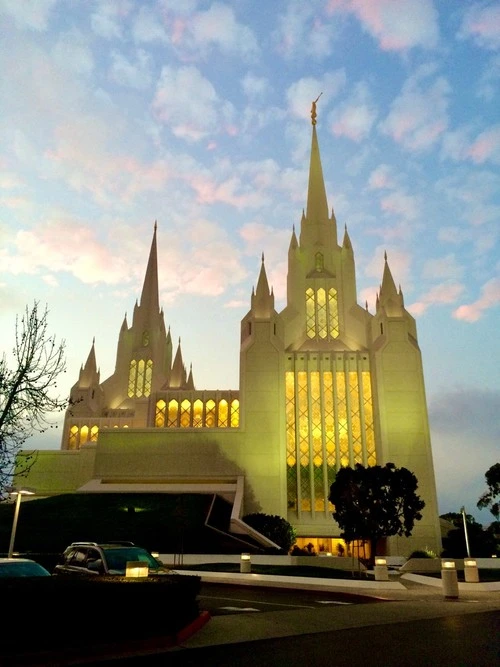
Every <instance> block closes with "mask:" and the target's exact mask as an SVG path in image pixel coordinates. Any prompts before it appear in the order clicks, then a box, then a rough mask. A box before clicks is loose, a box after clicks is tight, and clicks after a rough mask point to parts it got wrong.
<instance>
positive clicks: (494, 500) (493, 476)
mask: <svg viewBox="0 0 500 667" xmlns="http://www.w3.org/2000/svg"><path fill="white" fill-rule="evenodd" d="M484 476H485V477H486V484H487V485H488V491H486V492H485V493H483V495H482V496H481V497H480V498H479V500H478V501H477V506H478V507H479V509H485V508H487V509H489V510H490V512H491V513H492V514H493V516H494V517H495V519H499V518H500V463H495V465H492V466H491V468H489V469H488V470H487V471H486V473H485V475H484Z"/></svg>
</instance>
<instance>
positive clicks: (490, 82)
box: [477, 55, 500, 102]
mask: <svg viewBox="0 0 500 667" xmlns="http://www.w3.org/2000/svg"><path fill="white" fill-rule="evenodd" d="M499 82H500V55H498V56H494V57H492V58H491V60H490V61H489V62H488V64H487V65H486V67H485V68H484V71H483V73H482V74H481V76H480V78H479V81H478V84H477V95H478V97H480V98H482V99H484V100H486V101H488V102H490V101H491V100H493V99H494V98H495V97H496V96H497V95H498V91H499Z"/></svg>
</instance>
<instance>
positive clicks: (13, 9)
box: [0, 0, 58, 32]
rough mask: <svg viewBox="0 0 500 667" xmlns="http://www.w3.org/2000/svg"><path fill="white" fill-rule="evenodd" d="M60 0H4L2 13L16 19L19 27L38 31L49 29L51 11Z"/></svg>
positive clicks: (0, 7)
mask: <svg viewBox="0 0 500 667" xmlns="http://www.w3.org/2000/svg"><path fill="white" fill-rule="evenodd" d="M57 2H58V0H22V2H20V0H2V2H1V3H0V14H4V15H7V16H10V17H11V18H12V19H14V21H15V23H16V26H17V27H18V28H28V29H29V30H34V31H36V32H43V31H44V30H46V29H47V25H48V22H49V19H50V15H51V12H52V10H53V8H54V7H55V5H56V4H57Z"/></svg>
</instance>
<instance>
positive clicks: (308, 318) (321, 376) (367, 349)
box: [25, 104, 441, 555]
mask: <svg viewBox="0 0 500 667" xmlns="http://www.w3.org/2000/svg"><path fill="white" fill-rule="evenodd" d="M157 235H158V230H157V225H156V223H155V226H154V232H153V238H152V243H151V250H150V254H149V259H148V262H147V268H146V273H145V278H144V284H143V288H142V293H141V296H140V300H139V302H138V303H136V305H135V307H134V311H133V315H132V318H131V322H128V321H127V318H126V317H125V319H124V321H123V323H122V325H121V328H120V330H119V334H118V345H117V353H116V365H115V370H114V373H113V374H112V375H111V376H110V377H108V378H107V379H105V380H104V381H101V378H100V374H99V370H98V364H97V360H96V351H95V346H94V344H92V346H91V349H90V353H89V354H88V357H87V360H86V361H85V363H84V364H83V365H82V367H81V370H80V373H79V377H78V379H77V380H76V382H75V384H74V385H73V387H72V389H71V404H70V407H69V408H68V410H67V412H66V415H65V421H64V429H63V435H62V443H61V450H57V451H42V450H40V451H39V452H38V458H37V461H36V465H34V466H33V467H32V469H31V471H30V473H29V476H28V479H27V480H25V482H26V484H29V485H30V486H34V487H35V488H36V489H37V495H39V496H40V495H41V496H49V495H57V494H63V493H76V492H78V493H84V492H86V493H96V492H98V493H104V492H105V493H107V492H111V493H112V492H120V493H127V492H130V493H134V492H136V493H137V492H141V493H144V492H151V493H153V492H154V493H213V494H215V495H218V496H220V497H222V498H224V499H225V500H227V501H229V502H230V503H231V505H232V515H231V530H232V531H234V532H235V533H249V534H252V531H251V530H249V528H248V527H247V526H246V524H245V523H244V522H243V521H242V517H243V516H244V515H245V514H248V513H252V512H264V513H266V514H272V515H279V516H281V517H284V518H286V519H287V520H288V521H289V522H290V523H291V524H292V526H293V527H294V528H295V530H296V532H297V536H298V538H299V544H307V543H310V542H312V544H313V545H314V546H315V547H316V549H317V550H319V551H326V552H329V551H334V550H335V546H336V544H338V542H339V535H340V529H339V527H338V526H337V525H336V523H335V522H334V521H333V518H332V509H333V508H332V506H331V505H330V503H329V502H328V494H329V489H330V485H331V483H332V481H333V480H334V477H335V472H336V471H337V470H338V469H339V467H341V466H347V465H350V466H352V465H354V464H355V463H361V464H363V465H365V466H367V465H368V466H371V465H375V464H380V465H384V464H385V463H388V462H392V463H394V464H395V465H396V466H397V467H406V468H408V469H409V470H410V471H412V472H413V473H415V475H416V477H417V479H418V483H419V486H418V490H417V492H418V494H419V495H420V496H421V497H422V499H423V500H424V501H425V509H424V510H423V519H422V520H421V521H418V522H417V523H416V525H415V528H414V530H413V535H412V536H411V537H409V538H400V537H392V538H389V539H388V540H387V544H386V553H387V554H388V555H390V554H392V555H409V554H410V553H411V551H413V550H415V549H425V548H427V549H432V550H434V551H435V552H436V553H440V551H441V536H440V535H441V534H440V524H439V517H438V505H437V497H436V486H435V478H434V469H433V461H432V450H431V441H430V433H429V422H428V415H427V405H426V396H425V387H424V377H423V368H422V358H421V353H420V349H419V345H418V340H417V328H416V323H415V320H414V318H413V317H412V315H411V314H410V313H409V312H408V311H407V310H406V309H405V305H404V300H403V293H402V291H401V288H399V289H398V288H396V285H395V283H394V280H393V277H392V275H391V271H390V268H389V263H388V259H387V256H386V257H385V265H384V269H383V275H382V276H381V279H382V281H381V286H380V290H379V292H378V295H377V300H376V311H375V313H374V314H372V313H370V312H369V311H368V306H365V307H362V306H361V305H358V303H357V294H356V276H355V260H354V251H353V246H352V244H351V239H350V238H349V234H348V233H347V228H345V229H344V230H343V233H342V239H341V243H340V244H339V240H338V230H337V221H336V219H335V215H334V213H333V209H332V210H331V212H330V209H329V206H328V203H327V196H326V190H325V183H324V179H323V171H322V165H321V159H320V151H319V146H318V139H317V133H316V109H315V105H314V104H313V112H312V144H311V155H310V167H309V184H308V191H307V204H306V208H305V211H303V212H302V217H301V220H300V225H299V228H298V233H297V232H296V230H295V228H293V231H292V234H291V239H290V245H289V249H288V276H287V295H286V306H285V307H284V309H283V310H282V311H281V312H277V311H276V309H275V302H274V294H273V290H272V288H270V286H269V284H268V279H267V274H266V267H265V262H264V255H263V256H262V264H261V268H260V274H259V276H258V280H257V283H256V287H255V288H254V289H253V290H252V294H251V296H250V308H249V310H248V312H247V313H246V315H245V316H244V317H243V319H242V321H241V329H240V360H239V388H237V389H234V390H226V391H219V390H211V389H199V388H197V387H196V386H195V380H194V378H195V373H193V369H192V368H191V367H190V368H189V371H188V370H187V368H186V365H185V363H184V360H183V357H182V351H181V343H180V340H179V341H178V342H176V343H174V342H173V341H172V338H171V334H170V328H167V326H166V324H165V317H164V312H163V309H162V308H161V307H160V304H159V288H158V270H157V262H158V247H157V243H158V239H157ZM159 255H160V259H161V247H160V253H159ZM200 324H201V323H200ZM235 335H237V334H236V332H235Z"/></svg>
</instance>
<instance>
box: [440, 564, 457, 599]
mask: <svg viewBox="0 0 500 667" xmlns="http://www.w3.org/2000/svg"><path fill="white" fill-rule="evenodd" d="M441 580H442V582H443V594H444V597H445V598H446V599H453V598H458V577H457V570H456V567H455V561H454V560H443V561H441Z"/></svg>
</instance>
